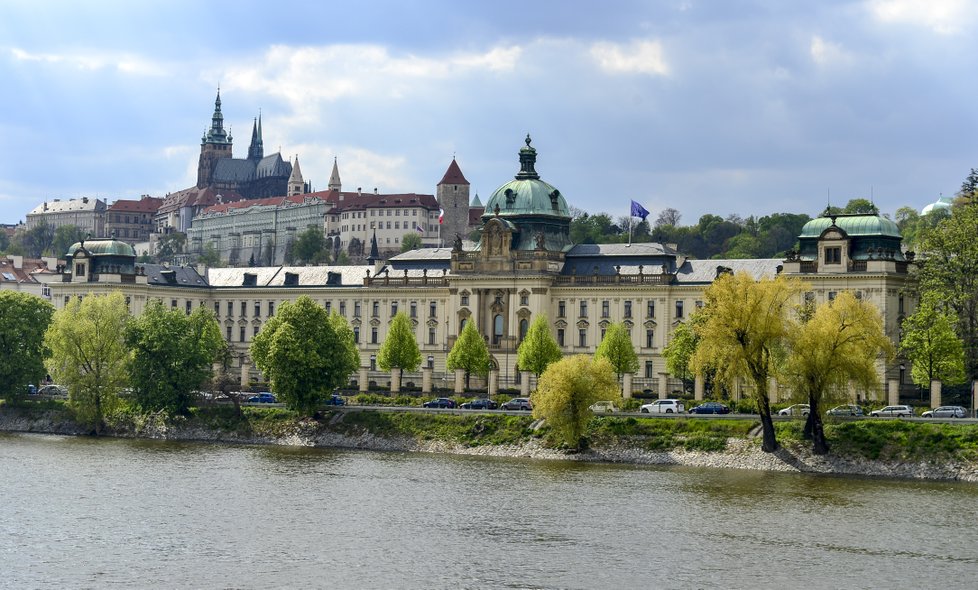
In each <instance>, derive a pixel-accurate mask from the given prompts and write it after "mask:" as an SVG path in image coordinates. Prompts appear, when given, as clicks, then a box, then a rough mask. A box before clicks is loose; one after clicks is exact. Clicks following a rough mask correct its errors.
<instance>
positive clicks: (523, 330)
mask: <svg viewBox="0 0 978 590" xmlns="http://www.w3.org/2000/svg"><path fill="white" fill-rule="evenodd" d="M529 328H530V321H529V320H527V319H526V318H523V319H522V320H520V342H523V340H524V339H526V332H527V330H529Z"/></svg>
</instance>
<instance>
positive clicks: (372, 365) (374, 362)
mask: <svg viewBox="0 0 978 590" xmlns="http://www.w3.org/2000/svg"><path fill="white" fill-rule="evenodd" d="M370 370H371V371H376V370H377V355H375V354H372V355H370Z"/></svg>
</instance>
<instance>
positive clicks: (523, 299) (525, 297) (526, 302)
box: [520, 293, 530, 305]
mask: <svg viewBox="0 0 978 590" xmlns="http://www.w3.org/2000/svg"><path fill="white" fill-rule="evenodd" d="M529 304H530V296H529V295H527V294H526V293H522V294H521V295H520V305H529Z"/></svg>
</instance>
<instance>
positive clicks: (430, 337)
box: [428, 327, 435, 344]
mask: <svg viewBox="0 0 978 590" xmlns="http://www.w3.org/2000/svg"><path fill="white" fill-rule="evenodd" d="M434 343H435V329H434V328H431V327H429V328H428V344H434Z"/></svg>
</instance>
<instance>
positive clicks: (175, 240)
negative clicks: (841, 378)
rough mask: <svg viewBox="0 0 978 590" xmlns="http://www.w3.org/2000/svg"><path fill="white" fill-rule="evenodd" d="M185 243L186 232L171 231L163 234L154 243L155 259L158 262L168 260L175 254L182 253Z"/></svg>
mask: <svg viewBox="0 0 978 590" xmlns="http://www.w3.org/2000/svg"><path fill="white" fill-rule="evenodd" d="M186 243H187V234H184V233H180V232H172V233H168V234H166V235H164V236H163V237H161V238H160V240H159V241H158V242H157V243H156V260H157V261H158V262H169V261H172V260H173V257H174V256H176V255H177V254H182V253H183V247H184V245H186Z"/></svg>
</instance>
